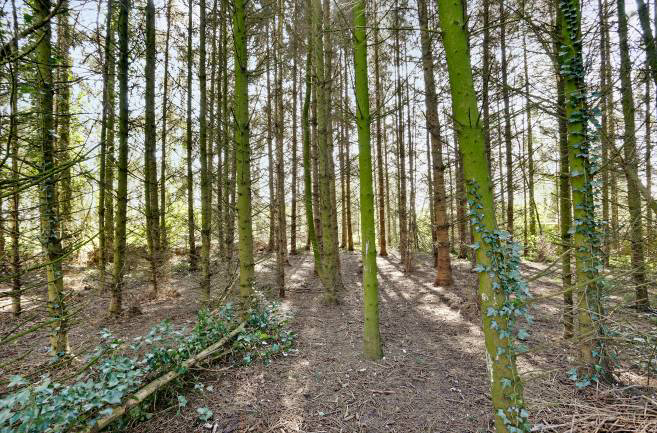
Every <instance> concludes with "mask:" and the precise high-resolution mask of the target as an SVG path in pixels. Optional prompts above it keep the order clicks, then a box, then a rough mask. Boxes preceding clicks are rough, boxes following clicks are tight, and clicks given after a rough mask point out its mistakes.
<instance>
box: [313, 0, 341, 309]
mask: <svg viewBox="0 0 657 433" xmlns="http://www.w3.org/2000/svg"><path fill="white" fill-rule="evenodd" d="M311 1H312V10H311V14H312V20H313V25H312V31H313V51H314V59H315V62H314V64H313V66H314V69H315V77H316V78H317V81H316V83H317V85H316V92H317V131H318V134H317V135H318V140H317V141H318V143H317V144H318V145H317V148H318V152H317V153H318V156H319V158H318V159H319V194H320V197H319V201H320V221H321V226H322V250H323V254H322V262H323V263H322V267H323V271H322V272H321V273H320V275H322V274H323V275H324V287H325V288H326V293H325V300H326V301H327V303H336V302H337V300H338V294H339V292H340V291H341V289H342V277H341V275H340V264H339V263H340V257H339V255H338V242H337V239H336V236H335V233H334V230H333V227H332V226H333V223H332V214H333V212H332V209H331V206H332V202H333V200H332V192H331V190H332V188H331V182H332V181H333V183H334V184H335V178H334V177H331V162H332V160H333V155H332V153H331V152H330V150H331V146H330V144H329V143H328V133H329V131H328V128H329V127H330V123H331V122H330V119H329V111H328V109H329V98H330V88H329V87H328V86H327V83H328V80H327V77H326V75H325V66H326V62H325V58H324V56H325V52H324V38H323V32H324V29H323V26H322V21H323V13H322V4H321V1H320V0H311Z"/></svg>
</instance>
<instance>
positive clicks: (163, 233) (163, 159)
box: [160, 0, 172, 258]
mask: <svg viewBox="0 0 657 433" xmlns="http://www.w3.org/2000/svg"><path fill="white" fill-rule="evenodd" d="M171 1H172V0H167V12H166V13H167V16H166V20H167V30H166V36H165V38H164V80H163V81H164V82H163V92H162V144H161V146H162V147H161V149H160V249H161V254H162V255H164V254H165V252H166V250H167V249H168V248H169V236H168V230H167V220H166V216H167V213H166V205H165V203H166V187H167V121H168V120H169V119H168V116H169V41H170V38H171ZM162 258H163V257H162Z"/></svg>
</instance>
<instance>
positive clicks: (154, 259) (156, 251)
mask: <svg viewBox="0 0 657 433" xmlns="http://www.w3.org/2000/svg"><path fill="white" fill-rule="evenodd" d="M145 75H146V95H145V96H146V98H145V99H146V114H145V126H144V133H145V137H144V148H145V152H144V159H145V161H144V196H145V203H146V206H145V209H146V239H147V242H148V252H149V255H150V264H151V283H152V285H153V296H154V297H156V296H157V293H158V281H157V279H158V268H159V256H160V230H159V229H160V227H159V214H160V211H159V207H158V201H159V200H158V190H157V162H156V158H155V151H156V147H157V144H156V138H155V137H156V131H155V5H154V3H153V0H148V1H147V2H146V72H145Z"/></svg>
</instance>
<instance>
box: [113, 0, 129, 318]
mask: <svg viewBox="0 0 657 433" xmlns="http://www.w3.org/2000/svg"><path fill="white" fill-rule="evenodd" d="M130 7H131V5H130V0H122V1H121V2H119V31H118V33H119V159H118V161H117V164H116V169H117V179H118V185H117V190H116V227H115V233H114V241H115V242H114V283H113V287H112V297H111V300H110V306H109V313H110V315H112V316H118V315H119V314H120V313H121V307H122V305H121V302H122V294H123V286H124V280H123V277H124V274H125V263H126V261H125V249H126V248H125V247H126V219H127V211H128V132H129V130H128V123H129V118H128V116H129V111H128V110H129V107H128V19H129V15H130Z"/></svg>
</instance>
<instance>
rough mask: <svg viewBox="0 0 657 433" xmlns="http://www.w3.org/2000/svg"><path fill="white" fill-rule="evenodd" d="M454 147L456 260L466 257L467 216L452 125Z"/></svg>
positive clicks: (457, 142) (459, 161)
mask: <svg viewBox="0 0 657 433" xmlns="http://www.w3.org/2000/svg"><path fill="white" fill-rule="evenodd" d="M454 146H455V148H456V149H457V154H456V219H457V220H458V221H457V224H458V228H459V249H458V258H459V259H465V258H467V257H468V239H467V235H466V232H467V216H466V209H465V205H466V193H465V177H464V174H463V158H462V157H461V152H460V151H458V149H460V148H461V141H460V139H459V137H458V133H457V132H456V125H454Z"/></svg>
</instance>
